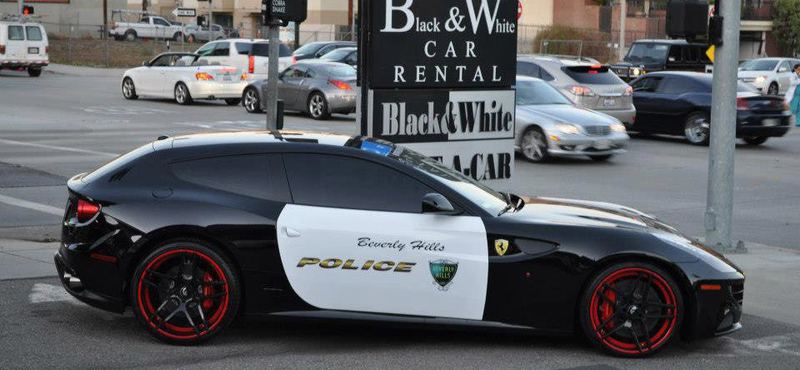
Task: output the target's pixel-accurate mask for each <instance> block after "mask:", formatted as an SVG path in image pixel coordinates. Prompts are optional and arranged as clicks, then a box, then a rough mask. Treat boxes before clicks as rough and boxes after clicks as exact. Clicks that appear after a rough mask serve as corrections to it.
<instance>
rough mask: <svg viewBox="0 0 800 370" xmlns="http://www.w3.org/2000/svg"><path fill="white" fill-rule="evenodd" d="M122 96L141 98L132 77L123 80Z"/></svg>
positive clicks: (132, 98)
mask: <svg viewBox="0 0 800 370" xmlns="http://www.w3.org/2000/svg"><path fill="white" fill-rule="evenodd" d="M122 96H123V97H124V98H125V99H128V100H136V99H138V98H139V96H138V95H136V85H134V84H133V80H132V79H131V78H130V77H125V79H124V80H122Z"/></svg>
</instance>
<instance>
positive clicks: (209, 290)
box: [203, 271, 214, 311]
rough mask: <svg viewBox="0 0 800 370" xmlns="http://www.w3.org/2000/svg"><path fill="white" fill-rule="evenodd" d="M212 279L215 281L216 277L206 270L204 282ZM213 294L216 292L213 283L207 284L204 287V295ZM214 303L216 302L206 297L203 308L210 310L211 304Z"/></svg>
mask: <svg viewBox="0 0 800 370" xmlns="http://www.w3.org/2000/svg"><path fill="white" fill-rule="evenodd" d="M212 281H214V278H213V277H212V276H211V273H210V272H208V271H206V273H205V275H203V282H204V283H210V282H212ZM212 294H214V287H213V286H212V285H206V286H204V287H203V296H206V297H207V296H210V295H212ZM213 304H214V302H213V301H212V300H210V299H206V300H204V301H203V309H205V310H206V311H208V310H210V309H211V306H212V305H213Z"/></svg>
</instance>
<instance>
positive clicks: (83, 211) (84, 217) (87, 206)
mask: <svg viewBox="0 0 800 370" xmlns="http://www.w3.org/2000/svg"><path fill="white" fill-rule="evenodd" d="M98 212H100V206H98V205H96V204H94V203H91V202H88V201H85V200H83V199H80V200H78V215H77V217H78V222H81V223H83V222H87V221H89V220H91V219H92V217H94V216H95V215H97V213H98Z"/></svg>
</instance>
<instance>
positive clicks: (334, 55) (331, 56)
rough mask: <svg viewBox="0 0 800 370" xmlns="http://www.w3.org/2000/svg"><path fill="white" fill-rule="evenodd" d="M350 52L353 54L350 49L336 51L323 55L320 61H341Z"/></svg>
mask: <svg viewBox="0 0 800 370" xmlns="http://www.w3.org/2000/svg"><path fill="white" fill-rule="evenodd" d="M351 52H353V49H350V48H345V49H336V50H334V51H332V52H330V53H328V54H325V55H323V56H322V57H321V58H320V59H322V60H331V61H337V60H342V59H344V58H346V57H347V56H348V55H350V53H351Z"/></svg>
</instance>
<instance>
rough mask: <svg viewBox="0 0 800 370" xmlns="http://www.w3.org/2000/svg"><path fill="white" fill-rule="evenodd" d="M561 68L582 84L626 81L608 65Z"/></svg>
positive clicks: (610, 83) (605, 83) (613, 83)
mask: <svg viewBox="0 0 800 370" xmlns="http://www.w3.org/2000/svg"><path fill="white" fill-rule="evenodd" d="M561 70H563V71H564V73H566V74H567V75H568V76H569V77H570V78H572V79H573V80H575V82H577V83H580V84H590V85H619V84H624V83H625V82H623V81H622V80H621V79H620V78H619V77H617V75H615V74H614V73H612V72H611V71H610V70H609V69H608V67H599V68H598V66H576V67H562V68H561Z"/></svg>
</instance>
